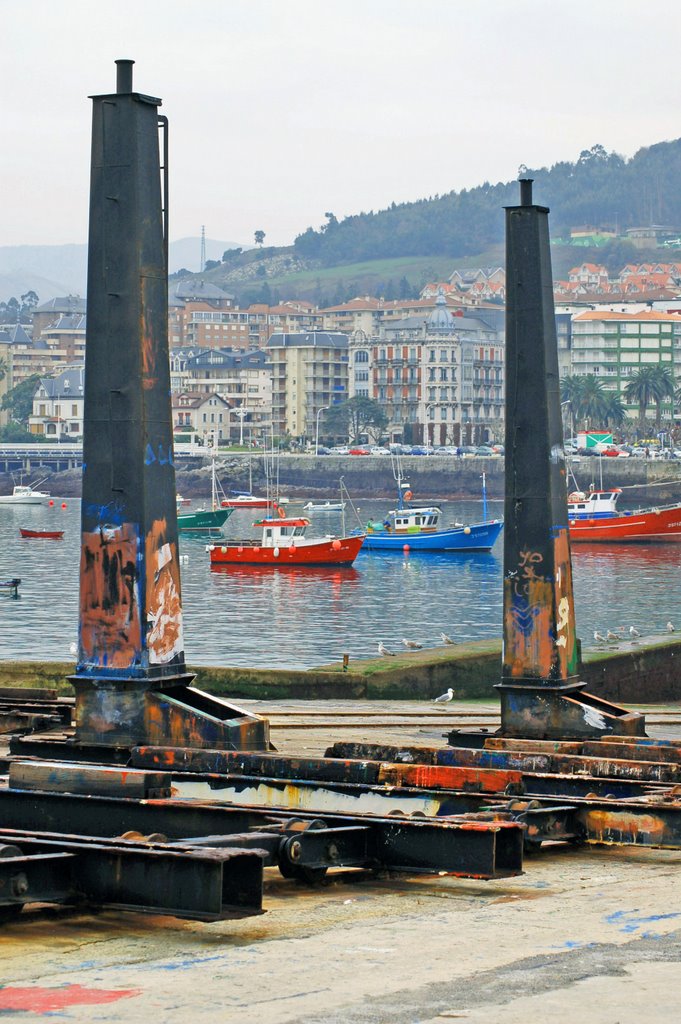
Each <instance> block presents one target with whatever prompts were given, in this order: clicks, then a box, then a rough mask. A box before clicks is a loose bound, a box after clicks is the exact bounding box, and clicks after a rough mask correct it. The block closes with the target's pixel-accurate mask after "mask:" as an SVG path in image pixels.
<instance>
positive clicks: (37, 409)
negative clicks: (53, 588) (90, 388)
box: [28, 364, 85, 440]
mask: <svg viewBox="0 0 681 1024" xmlns="http://www.w3.org/2000/svg"><path fill="white" fill-rule="evenodd" d="M84 384H85V367H84V366H83V365H82V364H80V365H73V366H67V367H65V368H64V369H63V370H62V371H61V372H60V373H57V374H56V375H55V376H54V377H43V378H41V380H40V383H39V384H38V387H37V388H36V392H35V395H34V396H33V412H32V414H31V415H30V416H29V418H28V429H29V431H30V432H31V433H32V434H44V435H45V437H48V438H55V439H58V438H60V437H65V436H66V437H68V439H69V440H76V439H77V438H79V437H82V436H83V405H84V400H83V388H84Z"/></svg>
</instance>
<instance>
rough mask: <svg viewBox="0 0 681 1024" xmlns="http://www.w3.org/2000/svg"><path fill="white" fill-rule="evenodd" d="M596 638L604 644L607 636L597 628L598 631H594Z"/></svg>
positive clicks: (597, 641)
mask: <svg viewBox="0 0 681 1024" xmlns="http://www.w3.org/2000/svg"><path fill="white" fill-rule="evenodd" d="M594 640H595V641H596V643H599V644H604V643H605V637H604V636H603V634H602V633H599V632H598V630H596V632H595V633H594Z"/></svg>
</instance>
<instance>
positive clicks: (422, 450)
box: [411, 444, 434, 455]
mask: <svg viewBox="0 0 681 1024" xmlns="http://www.w3.org/2000/svg"><path fill="white" fill-rule="evenodd" d="M433 451H434V449H433V448H431V447H430V445H427V444H417V445H414V447H413V448H412V450H411V454H412V455H432V454H433Z"/></svg>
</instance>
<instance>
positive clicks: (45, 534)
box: [19, 526, 64, 540]
mask: <svg viewBox="0 0 681 1024" xmlns="http://www.w3.org/2000/svg"><path fill="white" fill-rule="evenodd" d="M19 533H20V534H21V536H22V537H42V538H43V539H45V540H61V539H62V537H63V536H64V531H63V530H27V529H24V528H23V527H21V526H20V527H19Z"/></svg>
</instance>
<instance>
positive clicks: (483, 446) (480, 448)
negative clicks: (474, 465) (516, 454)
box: [474, 444, 498, 457]
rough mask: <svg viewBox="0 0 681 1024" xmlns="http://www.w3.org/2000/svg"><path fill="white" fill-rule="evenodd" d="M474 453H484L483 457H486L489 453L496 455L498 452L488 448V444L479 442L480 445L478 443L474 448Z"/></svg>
mask: <svg viewBox="0 0 681 1024" xmlns="http://www.w3.org/2000/svg"><path fill="white" fill-rule="evenodd" d="M474 454H475V455H484V456H485V457H487V456H490V455H497V454H498V453H497V452H495V451H494V449H493V448H490V447H489V446H488V445H486V444H481V445H478V447H477V448H476V449H475V452H474Z"/></svg>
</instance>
